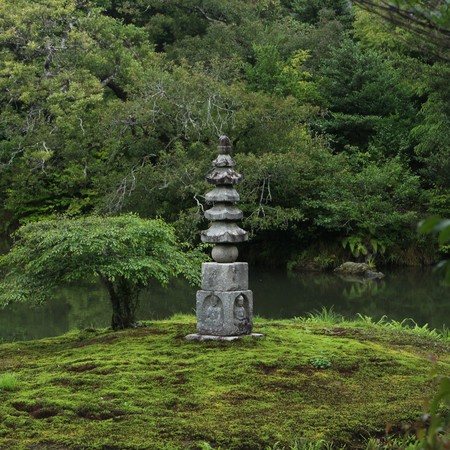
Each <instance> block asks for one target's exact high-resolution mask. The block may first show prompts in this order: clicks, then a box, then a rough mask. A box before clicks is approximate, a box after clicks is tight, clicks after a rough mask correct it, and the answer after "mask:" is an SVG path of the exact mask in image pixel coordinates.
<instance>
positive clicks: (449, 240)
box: [419, 216, 450, 286]
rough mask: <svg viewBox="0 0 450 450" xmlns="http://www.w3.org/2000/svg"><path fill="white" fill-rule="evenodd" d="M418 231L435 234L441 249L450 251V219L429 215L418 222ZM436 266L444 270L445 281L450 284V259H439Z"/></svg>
mask: <svg viewBox="0 0 450 450" xmlns="http://www.w3.org/2000/svg"><path fill="white" fill-rule="evenodd" d="M419 232H421V233H433V234H435V235H437V236H438V242H439V245H440V246H441V247H442V249H443V251H444V252H445V250H446V252H447V254H448V253H449V252H450V219H442V218H440V217H437V216H434V217H430V218H428V219H426V220H424V221H422V222H420V223H419ZM437 268H438V269H443V270H444V271H445V282H446V284H448V285H449V286H450V259H444V260H442V261H440V262H439V263H438V266H437Z"/></svg>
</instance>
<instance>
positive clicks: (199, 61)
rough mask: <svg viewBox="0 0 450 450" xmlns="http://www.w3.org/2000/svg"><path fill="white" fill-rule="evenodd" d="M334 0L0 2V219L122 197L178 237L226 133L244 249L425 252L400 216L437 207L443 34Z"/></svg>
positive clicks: (441, 199)
mask: <svg viewBox="0 0 450 450" xmlns="http://www.w3.org/2000/svg"><path fill="white" fill-rule="evenodd" d="M360 3H361V2H360ZM365 3H367V2H365ZM407 3H408V4H411V5H412V4H413V3H414V2H407ZM416 3H417V5H426V4H427V3H426V2H416ZM349 5H350V4H349V2H346V1H343V0H333V1H323V0H275V1H266V0H258V1H254V2H242V1H237V0H226V1H220V2H219V1H210V2H203V1H200V0H194V1H191V0H189V1H187V0H176V1H171V2H161V1H159V0H158V1H157V0H150V1H149V0H146V1H143V0H135V1H133V2H115V1H110V0H83V1H80V0H66V1H62V0H51V1H45V2H44V1H40V0H39V1H35V2H28V1H26V0H15V1H12V0H4V1H3V2H2V3H1V4H0V40H1V47H2V51H1V52H0V72H1V77H0V105H1V118H0V218H1V229H0V232H3V233H4V234H7V233H10V232H11V231H12V230H13V229H15V228H16V227H17V226H18V225H19V224H21V223H25V222H30V221H36V220H42V219H47V218H51V217H53V216H54V215H55V214H59V213H64V214H67V215H68V216H73V217H77V216H82V215H85V214H88V213H92V212H98V213H102V214H109V215H117V214H119V213H121V212H127V211H132V212H138V213H139V214H140V215H141V216H142V217H148V218H154V217H162V218H164V219H165V220H167V221H169V222H170V223H172V224H173V225H174V226H175V228H176V230H177V233H178V234H179V235H180V236H182V238H183V240H190V241H191V242H195V241H196V240H197V239H198V231H199V230H200V229H201V228H204V227H205V226H206V224H205V223H203V222H202V217H201V211H202V208H203V207H204V199H203V195H204V193H205V192H206V191H207V189H208V187H207V186H206V184H205V182H204V181H203V180H204V176H205V174H206V172H207V171H208V168H209V164H210V161H211V159H213V155H214V152H215V150H214V147H215V145H216V142H217V137H218V136H219V135H221V134H227V135H229V136H230V137H231V138H232V140H233V145H234V148H235V157H236V160H237V161H238V164H239V166H238V168H239V170H240V171H241V172H242V173H243V175H244V179H245V180H246V181H245V183H244V184H243V185H242V188H241V194H242V195H241V197H242V208H243V209H244V210H245V214H246V219H245V223H244V226H245V227H246V228H248V229H249V230H250V231H251V236H252V239H253V242H255V243H265V242H271V243H273V249H272V248H270V245H269V246H267V247H266V246H265V247H266V248H264V249H263V248H262V246H258V245H254V246H252V249H253V251H254V252H257V253H259V254H261V253H263V252H264V251H266V252H267V253H268V258H267V259H270V260H271V261H278V262H286V260H288V259H291V260H295V259H296V258H297V256H298V255H299V254H300V253H301V252H302V251H303V250H305V249H307V250H308V251H309V252H310V253H311V254H312V255H314V254H317V253H318V252H322V253H325V254H326V255H327V258H328V260H330V261H337V260H338V259H339V258H340V257H341V256H340V255H341V253H342V252H344V255H343V256H342V257H346V258H348V257H349V256H351V255H350V253H352V249H355V248H359V249H360V250H363V251H359V252H358V254H354V255H353V257H355V258H366V259H367V258H373V259H375V260H377V261H379V262H392V263H401V264H405V263H406V264H417V263H426V262H430V261H431V259H432V258H433V255H432V253H433V251H432V250H433V249H432V246H433V244H432V241H431V240H429V241H425V240H424V238H423V237H418V236H417V233H416V226H415V224H416V223H417V221H418V220H419V219H420V218H422V217H426V216H427V215H431V214H436V215H441V216H444V217H448V216H450V176H449V174H450V145H449V141H448V135H449V131H450V109H449V105H450V88H449V84H448V76H449V73H450V69H449V64H448V57H449V49H448V47H447V46H446V42H447V41H445V42H444V43H442V42H443V41H442V40H439V39H437V40H430V39H428V38H426V37H425V38H424V37H423V35H421V34H420V33H416V32H415V31H414V30H409V29H408V28H407V27H406V28H405V27H400V26H396V25H395V24H394V23H392V22H390V21H388V20H385V19H384V18H383V17H380V16H379V15H377V14H375V13H376V11H375V13H374V12H373V11H367V10H365V9H358V7H357V6H355V7H354V8H353V9H351V8H350V6H349ZM399 7H402V2H400V3H399ZM369 10H370V8H369ZM439 11H441V10H439ZM419 12H420V11H419ZM440 14H441V16H442V17H441V16H439V17H438V16H436V14H434V15H433V17H437V18H436V20H437V21H438V23H437V24H436V26H438V27H439V30H438V31H439V33H440V35H439V36H444V37H445V36H446V32H447V31H448V22H446V21H445V20H446V17H447V16H445V11H444V10H442V11H441V12H440ZM435 28H436V27H435ZM433 32H434V31H433ZM421 39H422V40H421ZM424 48H425V49H426V51H423V50H424ZM349 242H352V243H353V244H352V246H350V245H348V243H349ZM444 250H445V249H444ZM275 252H278V253H275ZM353 253H355V252H353ZM260 260H261V258H260Z"/></svg>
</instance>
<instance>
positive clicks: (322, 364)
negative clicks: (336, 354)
mask: <svg viewBox="0 0 450 450" xmlns="http://www.w3.org/2000/svg"><path fill="white" fill-rule="evenodd" d="M309 363H310V364H311V365H312V366H313V367H314V368H315V369H327V368H328V367H330V366H331V360H330V359H328V358H327V357H326V356H316V357H314V358H310V359H309Z"/></svg>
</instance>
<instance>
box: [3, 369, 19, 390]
mask: <svg viewBox="0 0 450 450" xmlns="http://www.w3.org/2000/svg"><path fill="white" fill-rule="evenodd" d="M17 385H18V380H17V377H16V376H15V375H14V374H12V373H4V374H3V375H0V391H15V390H16V389H17Z"/></svg>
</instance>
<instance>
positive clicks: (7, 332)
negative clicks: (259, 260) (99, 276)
mask: <svg viewBox="0 0 450 450" xmlns="http://www.w3.org/2000/svg"><path fill="white" fill-rule="evenodd" d="M250 287H251V289H252V290H253V291H254V299H255V304H254V313H255V314H257V315H260V316H263V317H267V318H274V319H277V318H291V317H295V316H302V315H305V314H306V313H308V312H311V311H314V310H320V309H321V307H322V306H326V307H327V308H330V307H331V306H333V307H334V310H335V311H336V312H338V313H340V314H343V315H344V316H345V317H353V316H354V315H355V314H356V313H358V312H359V313H361V314H363V315H367V316H371V317H372V318H374V319H375V320H377V319H379V318H380V317H381V316H383V315H387V316H388V318H390V319H395V320H403V319H405V318H412V319H414V320H415V321H416V322H417V323H418V324H419V325H423V324H425V323H428V324H429V325H430V327H432V328H441V327H442V326H443V325H444V324H446V325H447V326H449V325H450V288H448V287H444V286H442V285H441V284H440V278H439V276H437V275H435V274H433V273H432V272H431V271H421V270H401V271H396V272H392V273H389V274H388V275H387V276H386V277H385V278H383V279H382V280H379V281H375V280H367V281H364V282H363V281H361V280H350V281H349V280H345V279H342V278H339V277H338V276H335V275H333V274H311V273H303V274H297V275H294V276H287V275H286V274H284V273H280V272H261V271H258V270H256V269H251V270H250ZM195 291H196V289H195V288H192V287H190V286H189V285H187V284H186V283H185V282H183V281H182V280H177V281H175V282H174V283H173V284H172V285H171V286H170V287H169V288H167V289H164V288H161V287H159V286H155V287H153V288H151V289H149V290H148V291H146V292H144V295H143V296H142V298H141V303H140V306H139V309H138V318H140V319H150V320H152V319H153V320H155V319H163V318H167V317H170V316H171V315H173V314H175V313H195ZM110 315H111V311H110V305H109V299H108V295H107V293H106V291H105V290H104V289H103V287H102V286H101V285H100V284H98V285H77V286H73V287H67V288H64V289H61V290H60V291H59V293H58V298H57V299H55V300H54V301H51V302H48V303H47V304H45V305H43V306H41V307H33V306H30V305H27V304H15V305H11V306H10V307H8V308H6V309H4V310H0V341H2V340H3V341H13V340H27V339H38V338H42V337H46V336H56V335H59V334H63V333H65V332H67V331H69V330H71V329H74V328H85V327H105V326H108V325H109V323H110Z"/></svg>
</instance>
